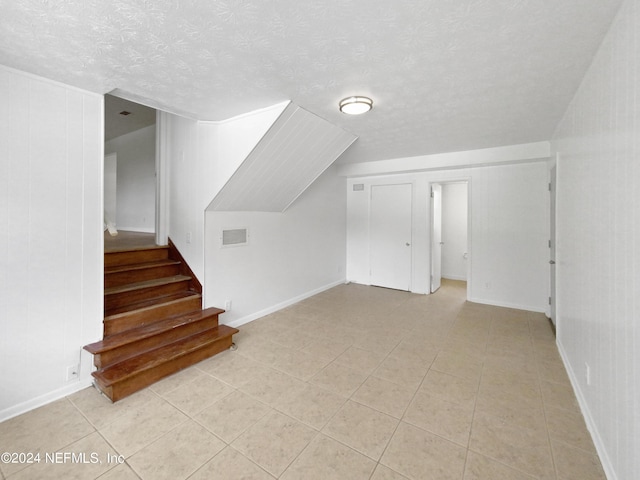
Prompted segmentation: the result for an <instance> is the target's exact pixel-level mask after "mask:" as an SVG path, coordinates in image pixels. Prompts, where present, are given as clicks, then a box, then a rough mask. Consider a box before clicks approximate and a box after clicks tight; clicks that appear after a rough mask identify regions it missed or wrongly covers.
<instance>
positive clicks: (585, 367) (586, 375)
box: [584, 362, 591, 386]
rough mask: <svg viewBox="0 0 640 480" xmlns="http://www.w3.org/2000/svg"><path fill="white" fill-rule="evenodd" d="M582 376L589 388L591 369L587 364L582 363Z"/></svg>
mask: <svg viewBox="0 0 640 480" xmlns="http://www.w3.org/2000/svg"><path fill="white" fill-rule="evenodd" d="M584 376H585V378H586V379H587V385H588V386H591V368H590V367H589V364H588V363H587V362H584Z"/></svg>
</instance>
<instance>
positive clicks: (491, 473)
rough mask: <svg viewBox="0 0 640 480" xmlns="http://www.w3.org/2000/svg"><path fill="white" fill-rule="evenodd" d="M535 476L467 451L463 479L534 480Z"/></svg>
mask: <svg viewBox="0 0 640 480" xmlns="http://www.w3.org/2000/svg"><path fill="white" fill-rule="evenodd" d="M535 478H536V477H532V476H531V475H527V474H526V473H523V472H519V471H518V470H515V469H513V468H511V467H508V466H506V465H504V464H502V463H500V462H497V461H495V460H493V459H491V458H488V457H485V456H484V455H480V454H479V453H475V452H472V451H469V452H468V453H467V463H466V464H465V467H464V480H534V479H535Z"/></svg>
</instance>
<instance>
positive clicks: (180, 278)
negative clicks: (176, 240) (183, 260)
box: [104, 275, 191, 297]
mask: <svg viewBox="0 0 640 480" xmlns="http://www.w3.org/2000/svg"><path fill="white" fill-rule="evenodd" d="M189 280H191V277H187V276H186V275H172V276H170V277H162V278H154V279H153V280H145V281H143V282H134V283H127V284H126V285H120V286H117V287H109V288H105V289H104V296H105V297H106V296H108V295H116V294H118V293H124V292H132V291H135V290H142V289H144V288H153V287H158V286H160V285H170V284H172V283H179V282H188V281H189Z"/></svg>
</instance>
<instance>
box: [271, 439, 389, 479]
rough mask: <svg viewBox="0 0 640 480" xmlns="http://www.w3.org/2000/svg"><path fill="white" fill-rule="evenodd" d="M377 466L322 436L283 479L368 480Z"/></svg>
mask: <svg viewBox="0 0 640 480" xmlns="http://www.w3.org/2000/svg"><path fill="white" fill-rule="evenodd" d="M375 465H376V463H375V462H374V461H373V460H371V459H370V458H367V457H365V456H364V455H362V454H360V453H358V452H356V451H354V450H352V449H350V448H349V447H347V446H345V445H342V444H341V443H339V442H336V441H335V440H332V439H331V438H328V437H326V436H324V435H322V434H320V435H318V436H317V437H316V438H315V439H314V440H313V441H312V442H311V443H310V444H309V446H308V447H307V448H306V449H305V450H304V452H302V454H301V455H300V456H299V457H298V458H297V459H296V460H295V461H294V462H293V463H292V464H291V466H290V467H289V468H288V469H287V470H286V471H285V472H284V474H283V475H282V476H281V477H280V478H281V480H303V479H304V480H346V479H348V480H368V479H369V477H370V476H371V472H372V471H373V469H374V467H375Z"/></svg>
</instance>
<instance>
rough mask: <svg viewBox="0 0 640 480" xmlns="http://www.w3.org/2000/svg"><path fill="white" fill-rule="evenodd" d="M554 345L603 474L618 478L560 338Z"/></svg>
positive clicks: (614, 478)
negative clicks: (598, 458)
mask: <svg viewBox="0 0 640 480" xmlns="http://www.w3.org/2000/svg"><path fill="white" fill-rule="evenodd" d="M556 345H557V347H558V352H559V353H560V358H562V363H564V368H565V369H566V370H567V374H568V375H569V381H570V382H571V386H572V387H573V391H574V393H575V394H576V399H577V400H578V405H579V406H580V410H581V411H582V416H583V417H584V421H585V423H586V424H587V430H589V433H590V434H591V439H592V440H593V444H594V445H595V447H596V452H597V453H598V457H600V463H601V464H602V469H603V470H604V474H605V475H606V477H607V480H618V476H617V475H616V471H615V469H614V468H613V464H612V463H611V459H610V458H609V455H608V454H607V449H606V448H605V446H604V442H603V441H602V437H600V433H599V432H598V427H597V425H596V423H595V422H594V420H593V417H592V416H591V410H589V405H588V404H587V401H586V399H585V398H584V395H583V394H582V390H581V389H580V383H579V382H578V377H577V376H576V374H575V372H574V371H573V368H571V363H569V359H568V358H567V355H566V353H565V351H564V348H563V346H562V342H560V339H558V340H557V342H556Z"/></svg>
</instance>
